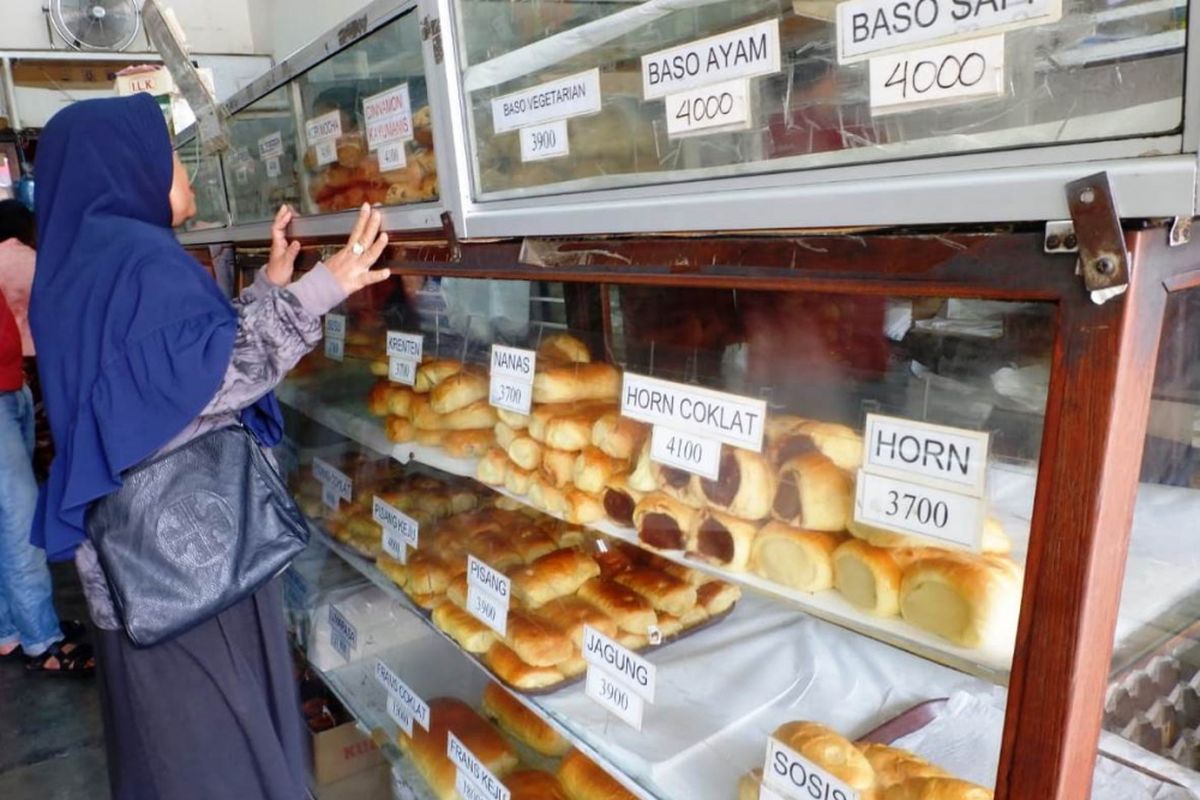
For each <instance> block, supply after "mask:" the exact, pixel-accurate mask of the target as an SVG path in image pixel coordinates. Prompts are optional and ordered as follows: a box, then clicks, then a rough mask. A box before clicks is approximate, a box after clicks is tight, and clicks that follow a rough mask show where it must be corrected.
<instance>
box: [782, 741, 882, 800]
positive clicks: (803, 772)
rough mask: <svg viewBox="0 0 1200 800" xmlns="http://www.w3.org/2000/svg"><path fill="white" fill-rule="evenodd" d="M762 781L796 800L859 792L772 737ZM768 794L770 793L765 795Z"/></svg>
mask: <svg viewBox="0 0 1200 800" xmlns="http://www.w3.org/2000/svg"><path fill="white" fill-rule="evenodd" d="M763 785H764V786H766V787H768V788H769V789H774V790H775V791H776V792H778V793H779V794H780V795H782V796H783V797H786V798H794V799H795V800H808V798H813V797H819V798H821V800H859V795H858V792H856V791H854V789H851V788H850V787H849V786H848V785H847V784H846V783H845V782H844V781H842V780H840V779H838V778H835V777H834V776H833V775H830V774H829V773H828V772H826V771H825V770H823V769H821V768H820V767H818V766H817V765H816V764H814V763H812V762H811V761H809V760H808V759H807V758H805V757H804V756H802V755H800V754H799V753H797V752H796V751H795V750H793V749H791V748H790V747H788V746H787V745H785V744H783V743H782V742H780V741H779V740H777V739H775V738H773V737H772V738H770V739H768V740H767V763H766V765H765V766H764V767H763ZM760 796H762V795H760ZM767 796H768V797H769V795H767Z"/></svg>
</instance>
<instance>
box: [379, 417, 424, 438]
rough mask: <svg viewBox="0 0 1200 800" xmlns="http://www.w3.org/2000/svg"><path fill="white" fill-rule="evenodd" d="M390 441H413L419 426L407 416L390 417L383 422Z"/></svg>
mask: <svg viewBox="0 0 1200 800" xmlns="http://www.w3.org/2000/svg"><path fill="white" fill-rule="evenodd" d="M383 429H384V432H385V433H387V438H388V441H390V442H395V443H396V444H404V443H405V442H411V441H412V440H413V439H414V438H415V437H416V435H417V428H416V426H415V425H413V424H412V422H411V421H410V420H409V419H408V418H406V417H388V418H387V420H386V421H384V423H383Z"/></svg>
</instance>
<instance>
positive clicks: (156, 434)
mask: <svg viewBox="0 0 1200 800" xmlns="http://www.w3.org/2000/svg"><path fill="white" fill-rule="evenodd" d="M195 213H196V199H195V195H194V194H193V192H192V189H191V186H190V185H189V184H188V175H187V171H186V170H185V168H184V166H183V164H182V163H181V162H180V160H179V158H178V156H176V155H174V154H173V153H172V149H171V139H170V135H169V133H168V131H167V125H166V122H165V120H164V119H163V115H162V112H161V111H160V110H159V107H158V104H157V103H156V102H155V101H154V99H153V98H151V97H150V96H149V95H146V94H138V95H133V96H131V97H123V98H111V99H104V100H86V101H83V102H79V103H75V104H73V105H70V106H68V107H67V108H65V109H63V110H62V111H60V112H58V114H56V115H55V116H54V118H53V119H51V120H50V122H49V123H47V125H46V127H45V128H43V129H42V134H41V137H40V140H39V144H38V214H37V222H38V259H37V273H36V276H35V278H34V283H33V298H32V301H31V304H30V309H29V310H30V317H29V321H30V324H31V326H32V328H33V336H34V341H35V342H36V343H37V348H38V372H39V374H40V375H41V379H42V391H43V394H44V397H45V401H46V411H47V414H48V416H49V418H50V429H51V432H52V434H53V436H54V442H55V449H56V451H57V453H56V456H55V460H54V462H53V464H52V466H51V468H50V479H49V481H48V482H47V484H46V487H45V489H44V491H43V492H42V493H41V495H40V497H39V500H38V516H37V519H36V520H35V522H34V541H35V543H37V544H40V545H41V546H43V547H45V549H46V552H47V555H48V556H49V557H50V558H51V560H59V559H70V558H74V559H75V564H76V566H77V568H78V569H79V573H80V578H81V580H82V582H83V588H84V595H85V597H86V598H87V602H88V609H89V611H90V613H91V616H92V621H93V623H94V624H95V626H96V628H97V631H96V635H95V636H96V645H97V656H98V657H97V666H98V674H99V677H100V685H101V689H102V691H101V701H102V710H103V719H104V735H105V746H106V749H107V753H108V765H109V769H108V773H109V781H110V784H111V789H112V797H113V798H114V800H211V798H237V800H297V798H303V797H306V796H307V790H306V788H305V777H304V775H305V763H306V756H305V749H306V744H305V738H304V723H303V719H302V716H301V714H300V698H299V693H298V688H297V685H296V679H295V676H294V674H293V672H292V662H291V656H290V653H289V650H288V644H287V638H286V633H285V625H284V616H283V598H282V596H281V592H280V587H279V584H278V581H272V582H270V583H268V584H267V585H265V586H263V587H262V588H260V589H259V590H258V591H257V592H255V593H254V594H252V595H250V596H249V597H246V598H245V599H243V600H241V601H240V602H238V603H236V604H234V605H233V606H231V607H230V608H228V609H226V610H225V611H222V612H220V613H219V614H217V615H215V616H213V617H211V618H209V619H207V620H205V621H203V622H200V623H199V624H197V625H196V626H195V627H193V628H191V629H190V630H187V631H185V632H184V633H181V634H179V635H178V636H176V637H174V638H172V639H168V640H167V641H164V642H160V643H159V644H156V645H153V646H150V647H137V646H136V645H134V643H133V641H132V640H131V639H130V638H129V636H128V635H127V634H126V633H125V631H124V630H123V628H122V620H121V618H120V614H119V612H118V610H117V608H116V607H115V605H114V603H113V598H112V596H111V595H110V593H109V589H108V580H107V577H106V575H105V571H104V568H103V566H102V565H101V564H100V562H99V559H98V557H97V553H96V549H95V547H94V546H93V545H92V543H91V542H90V541H89V540H88V538H87V532H86V523H85V519H86V516H87V512H88V509H89V507H90V506H91V505H92V503H94V502H95V501H96V500H98V499H100V498H102V497H105V496H107V495H109V494H110V493H112V492H114V491H116V490H117V489H118V488H119V487H120V486H121V479H122V475H123V474H124V473H125V472H126V471H127V470H129V469H131V468H133V467H136V466H137V465H139V464H142V463H143V462H145V461H146V460H147V459H150V458H153V457H155V456H157V455H159V454H162V453H165V452H168V451H170V450H173V449H176V448H178V447H181V446H183V445H184V444H186V443H188V442H190V441H192V440H193V439H194V438H195V437H197V436H200V435H202V434H204V433H207V432H210V431H213V430H217V429H219V428H223V427H228V426H231V425H236V424H239V423H241V424H243V425H245V426H246V428H247V429H248V430H249V431H250V432H251V433H252V434H253V435H254V437H255V439H256V440H257V441H258V442H259V444H260V445H262V446H264V447H270V446H274V445H275V444H278V443H279V441H280V440H281V439H282V436H283V419H282V413H281V410H280V407H279V403H278V401H277V400H276V399H275V397H274V395H273V394H272V390H273V389H274V388H275V386H276V385H277V384H278V383H279V382H280V381H281V380H283V378H284V376H285V375H286V374H287V372H288V371H289V370H290V369H292V367H293V366H295V364H296V362H297V361H299V360H300V358H301V357H302V356H304V355H305V354H306V353H307V352H308V351H309V350H311V349H312V348H313V347H315V346H316V344H317V343H318V342H319V341H320V339H321V334H322V320H321V317H322V316H323V315H324V314H326V313H327V312H328V311H329V310H330V309H332V308H333V307H334V306H336V305H338V304H339V303H341V302H343V301H344V300H345V299H346V297H347V296H348V295H350V294H352V293H354V292H356V291H358V290H360V289H363V288H364V287H366V286H368V285H370V284H373V283H378V282H380V281H383V280H385V279H386V278H388V277H389V274H390V273H389V272H388V270H386V269H380V270H373V269H371V267H372V265H373V264H374V263H375V262H376V261H377V260H378V259H379V256H380V255H381V254H382V253H383V251H384V249H385V248H386V246H387V235H386V234H383V233H381V232H380V228H381V226H382V222H383V218H382V216H381V215H380V213H379V212H378V211H373V210H372V209H371V208H370V206H364V207H363V208H362V209H360V211H359V215H358V219H357V222H356V223H355V226H354V230H353V232H352V234H351V237H350V240H349V242H348V243H347V245H346V247H344V248H343V249H342V250H340V251H339V252H337V253H336V254H334V255H332V256H330V257H329V259H328V260H327V261H325V262H324V263H323V264H318V265H317V266H316V267H315V268H314V269H312V270H311V271H309V272H308V273H307V274H305V275H304V276H303V277H302V278H300V279H298V280H296V281H294V282H293V281H292V274H293V270H294V265H295V260H296V255H297V253H298V252H299V250H300V247H299V244H298V243H296V242H293V243H290V244H289V243H288V241H287V239H286V237H285V232H286V229H287V226H288V224H289V222H290V221H291V217H292V212H291V210H290V209H288V208H286V207H285V208H283V209H280V212H279V214H278V215H277V216H276V218H275V222H274V226H273V232H272V233H273V238H272V248H271V256H270V258H269V260H268V264H267V266H266V267H265V268H264V269H263V270H262V271H261V272H260V273H259V275H258V276H257V278H256V279H255V281H254V283H253V284H252V285H251V286H249V287H248V288H247V289H246V290H245V291H244V292H243V293H242V295H241V296H240V297H239V298H238V299H237V300H236V301H234V302H232V303H231V302H230V301H229V300H228V299H227V298H226V297H225V295H224V294H222V292H221V290H220V288H219V287H218V286H217V285H216V282H215V281H213V279H212V277H211V276H210V275H209V274H208V273H206V272H205V271H204V269H203V267H201V266H200V265H199V263H197V262H196V260H195V259H193V258H192V257H191V256H189V255H188V254H187V252H186V251H184V249H183V248H182V247H181V246H180V245H179V242H178V241H177V240H176V239H175V234H174V232H173V230H172V229H173V228H174V227H176V226H178V225H180V224H182V223H183V222H185V221H186V220H187V219H188V218H190V217H191V216H192V215H194V214H195ZM142 534H143V535H145V536H153V535H155V533H154V531H144V532H142ZM152 578H153V576H147V579H148V580H151V579H152Z"/></svg>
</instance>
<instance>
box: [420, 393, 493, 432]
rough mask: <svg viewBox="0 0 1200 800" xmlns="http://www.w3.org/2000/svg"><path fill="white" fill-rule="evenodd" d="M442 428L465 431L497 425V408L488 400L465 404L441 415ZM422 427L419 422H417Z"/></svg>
mask: <svg viewBox="0 0 1200 800" xmlns="http://www.w3.org/2000/svg"><path fill="white" fill-rule="evenodd" d="M441 420H442V424H441V429H442V430H447V431H465V430H478V429H482V428H492V427H495V425H496V409H494V408H492V407H491V406H490V405H488V401H487V400H476V401H475V402H474V403H471V404H470V405H468V406H463V407H462V408H460V409H458V410H457V411H451V412H450V413H449V414H443V415H442V417H441ZM414 423H416V425H417V427H418V428H420V427H421V425H420V423H419V422H416V420H414Z"/></svg>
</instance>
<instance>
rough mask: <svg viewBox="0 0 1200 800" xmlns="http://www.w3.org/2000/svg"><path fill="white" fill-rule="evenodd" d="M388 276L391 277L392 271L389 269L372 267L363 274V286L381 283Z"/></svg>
mask: <svg viewBox="0 0 1200 800" xmlns="http://www.w3.org/2000/svg"><path fill="white" fill-rule="evenodd" d="M390 277H392V271H391V270H390V269H373V270H370V271H368V272H367V273H366V274H365V275H363V286H370V285H372V284H375V283H381V282H383V281H386V280H387V279H388V278H390Z"/></svg>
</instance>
